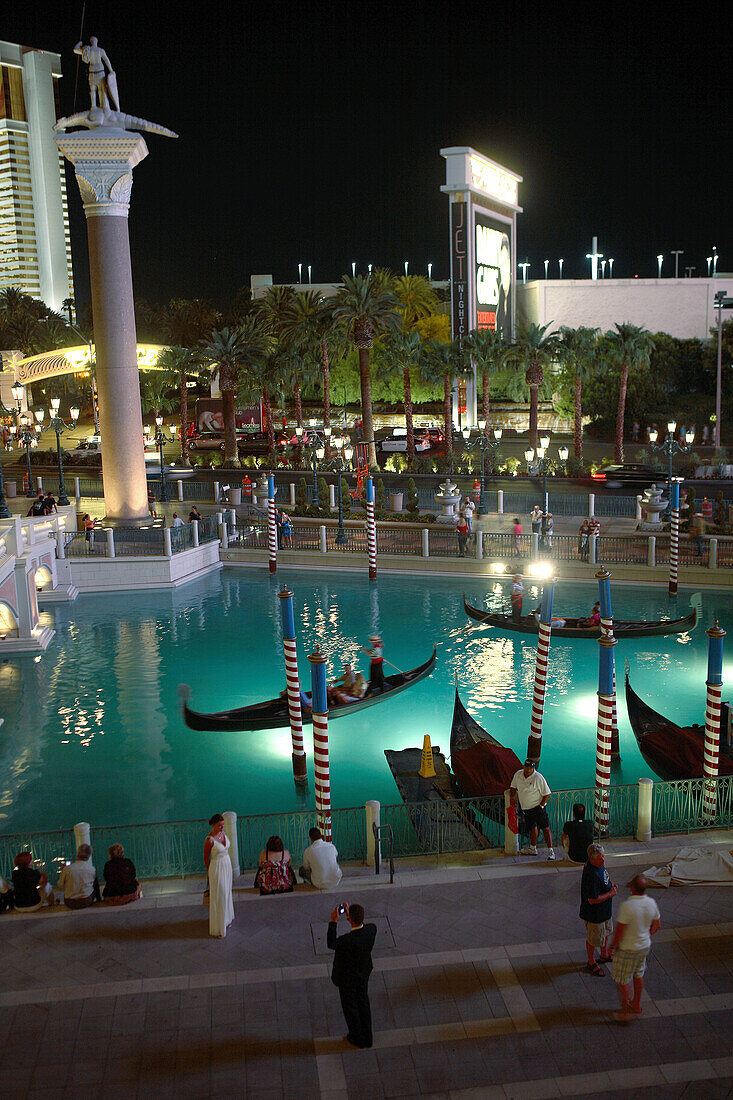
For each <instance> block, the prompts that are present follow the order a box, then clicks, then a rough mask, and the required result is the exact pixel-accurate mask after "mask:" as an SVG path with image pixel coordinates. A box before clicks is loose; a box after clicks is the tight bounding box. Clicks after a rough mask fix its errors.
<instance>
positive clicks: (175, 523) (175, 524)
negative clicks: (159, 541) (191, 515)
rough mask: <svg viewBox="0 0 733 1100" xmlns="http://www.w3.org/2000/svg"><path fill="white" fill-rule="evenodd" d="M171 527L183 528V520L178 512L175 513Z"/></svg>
mask: <svg viewBox="0 0 733 1100" xmlns="http://www.w3.org/2000/svg"><path fill="white" fill-rule="evenodd" d="M171 527H183V520H182V519H181V517H180V516H179V515H178V513H177V512H174V513H173V522H172V523H171Z"/></svg>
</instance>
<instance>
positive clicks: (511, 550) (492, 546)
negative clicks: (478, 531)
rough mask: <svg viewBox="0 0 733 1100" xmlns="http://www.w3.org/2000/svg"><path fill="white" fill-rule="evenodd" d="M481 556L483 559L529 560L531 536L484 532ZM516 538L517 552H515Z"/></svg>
mask: <svg viewBox="0 0 733 1100" xmlns="http://www.w3.org/2000/svg"><path fill="white" fill-rule="evenodd" d="M483 536H484V545H483V555H484V557H485V558H497V559H500V560H502V561H503V560H504V559H505V558H507V559H508V558H530V557H531V556H532V536H531V535H519V536H515V535H512V534H508V533H506V532H501V531H484V532H483ZM517 537H518V538H519V551H518V552H517Z"/></svg>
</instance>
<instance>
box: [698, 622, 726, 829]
mask: <svg viewBox="0 0 733 1100" xmlns="http://www.w3.org/2000/svg"><path fill="white" fill-rule="evenodd" d="M706 634H707V636H708V679H707V684H706V687H707V701H706V705H705V747H704V749H703V759H702V774H703V778H704V779H705V780H706V782H705V783H704V786H703V802H702V809H703V821H704V822H705V823H706V824H708V825H709V824H712V822H713V821H714V820H715V817H716V814H717V805H718V783H717V779H718V754H719V752H720V698H721V695H722V693H723V638H724V637H725V631H724V630H723V629H722V628H721V627H719V626H718V623H717V621H716V623H715V626H711V627H710V629H709V630H707V631H706Z"/></svg>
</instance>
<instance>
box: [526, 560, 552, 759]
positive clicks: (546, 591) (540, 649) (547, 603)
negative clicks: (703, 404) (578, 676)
mask: <svg viewBox="0 0 733 1100" xmlns="http://www.w3.org/2000/svg"><path fill="white" fill-rule="evenodd" d="M554 594H555V581H554V580H551V581H550V582H549V583H548V584H546V585H545V586H544V588H543V589H542V607H541V609H540V624H539V635H538V638H537V660H536V663H535V671H534V694H533V696H532V722H531V725H530V732H529V737H528V738H527V759H528V760H533V761H534V762H535V764H539V762H540V754H541V752H542V715H543V713H544V709H545V686H546V684H547V661H548V658H549V655H550V633H551V631H552V598H553V596H554Z"/></svg>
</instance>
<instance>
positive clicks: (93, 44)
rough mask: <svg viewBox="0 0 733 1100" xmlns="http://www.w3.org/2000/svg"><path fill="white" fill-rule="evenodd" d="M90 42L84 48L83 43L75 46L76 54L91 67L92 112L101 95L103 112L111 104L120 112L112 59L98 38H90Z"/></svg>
mask: <svg viewBox="0 0 733 1100" xmlns="http://www.w3.org/2000/svg"><path fill="white" fill-rule="evenodd" d="M89 42H90V45H88V46H82V44H81V42H77V44H76V45H75V46H74V53H78V54H79V55H80V56H81V59H82V61H83V62H84V64H85V65H88V66H89V94H90V96H91V100H92V110H94V108H95V107H96V106H97V95H99V106H100V107H101V108H102V110H104V109H105V108H108V107H109V105H110V104H111V105H112V107H113V109H114V110H115V111H119V109H120V101H119V98H118V95H117V77H116V75H115V72H114V69H113V68H112V64H111V62H110V59H109V58H108V57H107V54H106V53H105V52H104V50H103V49H102V47H101V46H100V45H98V42H97V39H96V38H94V37H92V38H90V39H89Z"/></svg>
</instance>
